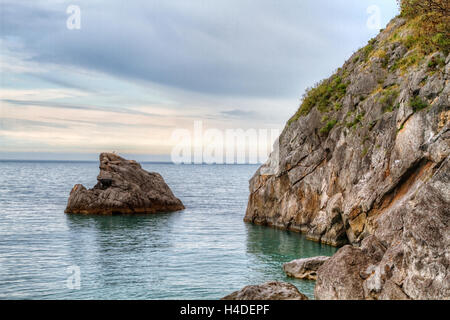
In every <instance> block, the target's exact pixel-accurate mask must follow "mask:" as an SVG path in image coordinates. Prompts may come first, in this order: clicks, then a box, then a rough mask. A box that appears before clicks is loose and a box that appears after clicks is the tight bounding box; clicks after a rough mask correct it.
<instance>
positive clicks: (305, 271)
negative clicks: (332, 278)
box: [283, 256, 330, 280]
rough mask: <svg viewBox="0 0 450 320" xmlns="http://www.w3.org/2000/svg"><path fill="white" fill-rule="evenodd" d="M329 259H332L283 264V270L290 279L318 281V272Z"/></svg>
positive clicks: (325, 258) (313, 259)
mask: <svg viewBox="0 0 450 320" xmlns="http://www.w3.org/2000/svg"><path fill="white" fill-rule="evenodd" d="M328 259H330V257H325V256H318V257H312V258H304V259H297V260H293V261H291V262H287V263H285V264H283V270H284V272H285V273H286V275H287V276H289V277H294V278H297V279H308V280H316V279H317V270H318V269H319V268H320V267H321V266H322V265H323V264H324V263H325V261H327V260H328Z"/></svg>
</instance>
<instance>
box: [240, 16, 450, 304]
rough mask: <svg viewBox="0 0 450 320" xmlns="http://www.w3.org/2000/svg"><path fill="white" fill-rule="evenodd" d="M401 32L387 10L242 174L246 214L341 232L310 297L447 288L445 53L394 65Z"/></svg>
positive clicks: (449, 77) (449, 61)
mask: <svg viewBox="0 0 450 320" xmlns="http://www.w3.org/2000/svg"><path fill="white" fill-rule="evenodd" d="M408 32H409V30H408V29H407V22H406V21H405V20H404V19H402V18H395V19H394V20H393V21H392V22H391V23H390V24H389V25H388V26H387V28H386V29H385V30H384V31H383V32H381V33H380V34H379V35H378V36H377V37H376V38H375V39H374V40H373V41H371V43H370V44H369V46H368V47H366V48H364V49H363V50H360V51H358V52H356V53H355V54H354V55H353V56H352V57H351V58H350V59H349V60H348V61H347V62H346V63H345V64H344V66H343V67H342V68H340V69H339V70H338V71H337V73H336V74H335V75H334V76H333V77H331V78H330V79H328V80H327V81H326V82H325V84H326V85H327V86H328V87H329V89H330V91H331V92H333V90H338V89H335V88H334V87H333V86H334V84H335V83H338V84H339V85H337V86H336V88H339V90H340V91H338V93H336V94H335V93H332V94H335V97H336V98H335V100H333V101H332V103H331V104H330V105H324V104H322V105H320V104H317V105H315V106H314V107H313V108H311V110H309V111H308V112H307V113H306V112H305V113H304V114H301V115H300V116H298V117H293V119H291V121H290V122H289V123H288V124H287V125H286V128H285V129H284V131H283V132H282V134H281V136H280V137H279V141H278V145H277V148H275V151H274V152H273V153H272V155H271V156H270V159H269V160H268V161H267V163H266V164H265V165H263V166H262V167H261V168H260V169H259V170H258V171H257V172H256V173H255V175H254V176H253V177H252V179H251V180H250V197H249V202H248V207H247V212H246V215H245V218H244V220H245V221H246V222H249V223H255V224H260V225H266V226H270V227H276V228H281V229H288V230H293V231H298V232H302V233H305V234H306V236H307V238H308V239H311V240H314V241H319V242H322V243H327V244H331V245H335V246H342V245H345V244H349V245H348V246H344V247H343V248H341V249H340V250H339V251H338V252H337V253H336V254H335V255H334V256H333V257H332V258H331V259H330V260H328V261H326V262H325V263H324V264H323V265H322V266H321V267H320V268H319V270H318V278H317V286H316V297H317V298H318V299H450V291H449V290H450V273H449V271H448V270H449V265H450V261H449V258H450V257H449V254H450V253H449V248H450V242H449V241H450V230H449V222H450V221H449V219H450V218H449V217H450V197H449V194H450V183H449V182H450V181H449V172H450V169H449V164H448V162H449V154H450V55H444V54H443V53H442V52H434V53H430V54H429V55H427V56H424V57H423V59H417V60H414V61H415V62H414V63H411V65H407V66H405V67H398V66H399V65H403V63H407V62H408V61H412V60H411V59H410V58H409V57H411V56H413V55H414V54H415V53H416V52H417V49H410V48H408V47H407V46H405V41H402V40H401V39H402V37H403V38H407V35H408ZM414 50H416V51H414ZM368 51H369V52H370V53H368V54H366V53H367V52H368ZM436 61H439V64H438V65H436V63H435V62H436ZM318 99H320V97H319V98H318Z"/></svg>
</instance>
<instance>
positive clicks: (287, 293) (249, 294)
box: [222, 281, 308, 300]
mask: <svg viewBox="0 0 450 320" xmlns="http://www.w3.org/2000/svg"><path fill="white" fill-rule="evenodd" d="M222 300H308V297H307V296H305V295H304V294H302V293H301V292H300V291H298V289H297V288H296V287H295V286H294V285H292V284H290V283H286V282H276V281H271V282H267V283H264V284H261V285H251V286H246V287H244V288H242V289H241V290H239V291H235V292H233V293H232V294H230V295H228V296H226V297H224V298H222Z"/></svg>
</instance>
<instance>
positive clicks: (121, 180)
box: [65, 153, 184, 215]
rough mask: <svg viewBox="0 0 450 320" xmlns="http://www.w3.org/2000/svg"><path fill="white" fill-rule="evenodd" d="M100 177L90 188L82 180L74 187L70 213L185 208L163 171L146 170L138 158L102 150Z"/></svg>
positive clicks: (126, 212) (132, 211) (151, 210)
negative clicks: (165, 180) (138, 161)
mask: <svg viewBox="0 0 450 320" xmlns="http://www.w3.org/2000/svg"><path fill="white" fill-rule="evenodd" d="M97 180H98V183H97V184H96V185H95V186H94V188H92V189H89V190H88V189H86V188H85V187H84V186H83V185H81V184H77V185H75V186H74V187H73V189H72V191H71V192H70V197H69V201H68V203H67V208H66V210H65V212H66V213H79V214H106V215H110V214H135V213H138V214H146V213H157V212H170V211H177V210H182V209H184V206H183V203H182V202H181V201H180V200H179V199H178V198H176V197H175V196H174V195H173V193H172V191H171V190H170V188H169V186H168V185H167V184H166V183H165V182H164V179H163V178H162V176H161V175H160V174H158V173H155V172H147V171H145V170H144V169H142V168H141V165H140V164H139V163H137V162H136V161H134V160H126V159H124V158H122V157H119V156H118V155H116V154H113V153H102V154H100V174H99V175H98V177H97Z"/></svg>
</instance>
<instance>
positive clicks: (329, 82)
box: [287, 0, 450, 134]
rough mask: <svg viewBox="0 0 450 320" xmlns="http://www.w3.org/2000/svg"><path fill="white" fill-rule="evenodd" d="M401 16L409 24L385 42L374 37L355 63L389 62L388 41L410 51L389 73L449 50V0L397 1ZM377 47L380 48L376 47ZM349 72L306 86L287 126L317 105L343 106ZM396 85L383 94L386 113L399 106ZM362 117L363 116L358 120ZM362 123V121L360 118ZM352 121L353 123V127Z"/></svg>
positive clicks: (322, 107) (325, 130) (322, 108)
mask: <svg viewBox="0 0 450 320" xmlns="http://www.w3.org/2000/svg"><path fill="white" fill-rule="evenodd" d="M398 3H399V6H400V10H401V14H400V16H401V17H402V18H405V19H407V21H406V23H405V24H404V25H403V26H402V27H401V28H399V30H397V32H395V33H393V34H392V35H391V36H390V37H389V39H387V40H386V41H385V43H381V44H377V41H376V40H375V39H371V40H370V41H369V43H368V44H367V45H366V46H365V47H364V48H362V49H360V50H359V51H358V55H357V56H356V57H355V58H354V59H353V63H368V61H369V60H370V58H372V57H377V58H379V59H381V61H382V67H383V68H386V67H387V65H388V57H387V56H386V51H385V50H384V48H382V47H381V46H382V45H385V44H386V42H388V43H393V42H400V43H401V44H403V45H404V46H405V47H406V48H407V50H408V54H405V55H404V56H403V57H402V58H400V59H399V60H398V61H396V62H395V63H394V64H393V65H392V66H391V67H390V70H389V71H390V72H395V71H397V70H400V71H401V72H404V71H405V70H407V69H408V68H410V67H412V66H415V65H417V64H419V63H420V62H422V61H423V60H424V58H425V57H426V56H428V55H430V54H431V53H434V52H437V51H440V52H442V53H443V54H444V55H448V54H449V52H450V1H448V0H398ZM377 47H378V48H377ZM444 64H445V61H443V60H442V59H441V58H435V59H432V60H431V61H430V62H429V64H428V68H429V69H430V70H433V69H435V68H437V67H442V66H443V65H444ZM347 75H348V74H347V72H346V71H343V70H342V69H339V70H338V71H337V72H336V73H335V74H334V75H333V76H332V77H331V78H329V79H326V80H322V81H321V82H319V83H317V84H316V85H315V86H314V87H312V88H309V89H307V91H306V92H305V94H304V95H303V100H302V103H301V105H300V107H299V109H298V110H297V112H296V113H295V114H294V116H293V117H292V118H291V119H289V121H288V123H287V125H288V126H289V125H290V124H291V123H292V122H294V121H296V120H298V119H299V118H300V117H302V116H306V115H308V114H309V112H310V111H311V110H312V109H313V108H314V107H316V108H317V110H319V111H320V112H322V113H324V112H329V111H331V110H333V109H334V110H335V111H337V110H339V109H340V107H341V106H342V101H341V100H342V98H343V97H344V95H345V94H346V92H347V86H348V85H349V84H350V82H349V81H348V79H346V77H347ZM398 93H399V92H398V90H397V88H388V89H386V90H385V92H383V93H382V96H381V98H380V101H379V102H381V104H382V106H383V111H384V112H390V111H392V110H393V109H394V108H396V107H397V105H395V104H394V102H395V100H396V98H397V96H398ZM424 103H425V102H423V103H419V102H418V101H411V104H414V106H413V109H414V111H417V110H421V109H423V108H424V107H423V105H424ZM358 120H361V119H358ZM358 122H359V121H358ZM335 124H336V123H333V124H331V123H329V124H327V125H326V126H325V127H324V128H322V130H321V131H323V132H322V133H326V134H328V132H329V131H330V130H331V129H332V128H333V127H334V126H335ZM354 125H355V124H354V123H353V122H352V123H350V126H354Z"/></svg>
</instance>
